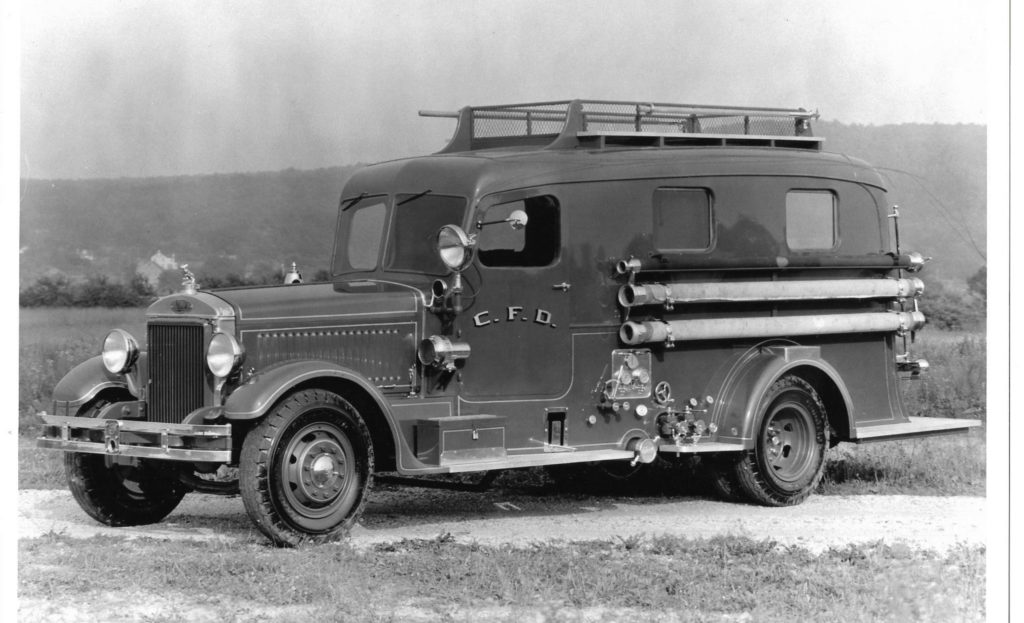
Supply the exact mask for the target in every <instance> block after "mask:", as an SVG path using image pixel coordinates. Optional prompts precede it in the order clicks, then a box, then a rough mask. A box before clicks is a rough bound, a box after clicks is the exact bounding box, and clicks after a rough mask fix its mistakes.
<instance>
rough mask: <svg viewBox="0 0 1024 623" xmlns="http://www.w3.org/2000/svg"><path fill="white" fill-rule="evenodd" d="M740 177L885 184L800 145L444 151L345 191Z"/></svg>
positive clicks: (370, 169) (356, 180) (375, 173)
mask: <svg viewBox="0 0 1024 623" xmlns="http://www.w3.org/2000/svg"><path fill="white" fill-rule="evenodd" d="M736 175H757V176H787V177H812V178H815V177H816V178H824V179H834V180H843V181H850V182H855V183H861V184H867V185H870V186H875V187H878V188H881V189H883V190H884V188H885V187H884V184H883V182H882V179H881V177H880V176H879V174H878V173H877V171H875V170H874V169H873V168H872V167H870V166H869V165H868V164H866V163H864V162H863V161H860V160H857V159H855V158H850V157H848V156H845V155H842V154H833V153H827V152H818V151H806V150H800V149H786V148H760V147H662V148H629V147H622V148H614V149H609V148H603V149H599V150H587V149H543V148H542V149H537V148H531V147H511V148H495V149H483V150H474V151H468V152H457V153H439V154H433V155H429V156H419V157H413V158H404V159H401V160H392V161H389V162H383V163H380V164H375V165H370V166H367V167H365V168H363V169H360V170H359V171H357V172H356V173H355V174H354V175H353V176H352V178H351V179H350V180H349V182H348V184H347V185H346V187H345V192H344V196H345V197H346V198H347V197H352V196H356V195H359V194H361V193H366V194H368V195H373V194H405V193H409V194H415V193H421V192H423V191H426V190H429V191H431V192H432V193H436V194H457V195H462V196H466V197H481V196H484V195H488V194H491V193H495V192H502V191H508V190H515V189H521V188H530V187H536V186H547V185H552V184H571V183H587V182H591V183H593V182H606V181H617V180H631V179H645V178H650V179H656V178H679V177H713V176H736Z"/></svg>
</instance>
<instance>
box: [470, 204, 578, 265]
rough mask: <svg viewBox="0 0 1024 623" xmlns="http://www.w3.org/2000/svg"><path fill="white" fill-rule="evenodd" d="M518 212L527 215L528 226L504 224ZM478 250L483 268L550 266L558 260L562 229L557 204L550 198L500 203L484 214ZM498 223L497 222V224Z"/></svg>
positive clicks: (482, 215)
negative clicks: (520, 211) (513, 213)
mask: <svg viewBox="0 0 1024 623" xmlns="http://www.w3.org/2000/svg"><path fill="white" fill-rule="evenodd" d="M515 210H522V211H524V212H526V217H527V221H526V226H525V227H523V228H522V229H513V228H512V226H511V225H509V224H507V223H504V222H501V221H504V220H505V219H508V218H509V216H510V215H511V214H512V212H514V211H515ZM479 221H480V222H481V223H487V224H486V225H483V227H482V228H481V229H480V232H479V234H478V235H477V245H478V246H477V250H478V253H479V257H480V262H481V263H482V264H483V265H484V266H495V267H500V266H548V265H550V264H553V263H554V262H555V260H556V259H558V253H559V250H560V249H561V240H562V237H561V227H560V219H559V206H558V200H557V199H555V198H554V197H553V196H551V195H544V196H541V197H530V198H529V199H523V200H521V201H512V202H509V203H499V204H497V205H493V206H490V207H489V208H487V209H486V210H484V211H483V212H482V213H481V214H480V216H479ZM496 221H497V222H496Z"/></svg>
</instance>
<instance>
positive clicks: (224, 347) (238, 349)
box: [206, 333, 242, 378]
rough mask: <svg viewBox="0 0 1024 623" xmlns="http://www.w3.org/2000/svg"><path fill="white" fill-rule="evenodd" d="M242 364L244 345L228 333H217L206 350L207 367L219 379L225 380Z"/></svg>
mask: <svg viewBox="0 0 1024 623" xmlns="http://www.w3.org/2000/svg"><path fill="white" fill-rule="evenodd" d="M241 363H242V345H241V344H239V343H238V341H237V340H235V338H234V337H232V336H231V335H229V334H227V333H215V334H214V336H213V339H212V340H210V347H209V348H207V349H206V365H207V366H208V367H209V368H210V372H212V373H213V375H214V376H216V377H218V378H225V377H227V376H228V375H230V374H231V373H232V372H234V371H235V370H236V369H237V368H238V366H239V365H240V364H241Z"/></svg>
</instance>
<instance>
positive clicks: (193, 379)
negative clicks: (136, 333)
mask: <svg viewBox="0 0 1024 623" xmlns="http://www.w3.org/2000/svg"><path fill="white" fill-rule="evenodd" d="M148 338H149V346H148V354H149V405H148V416H147V419H148V420H149V421H151V422H168V423H177V422H180V421H181V420H182V419H184V418H185V416H186V415H188V414H189V412H191V411H193V410H195V409H197V408H199V407H201V406H203V402H204V397H205V395H206V361H205V359H206V357H205V353H204V349H203V341H204V340H203V327H202V325H153V324H151V325H149V329H148Z"/></svg>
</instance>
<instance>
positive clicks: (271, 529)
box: [239, 389, 373, 546]
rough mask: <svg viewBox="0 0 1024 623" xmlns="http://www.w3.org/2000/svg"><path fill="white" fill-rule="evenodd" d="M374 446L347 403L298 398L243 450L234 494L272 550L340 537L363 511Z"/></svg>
mask: <svg viewBox="0 0 1024 623" xmlns="http://www.w3.org/2000/svg"><path fill="white" fill-rule="evenodd" d="M372 477H373V445H372V443H371V440H370V432H369V429H368V428H367V427H366V423H365V422H364V421H363V418H362V417H361V416H360V414H359V412H358V411H356V409H355V407H353V406H352V404H351V403H349V402H348V401H346V400H345V399H343V398H342V397H340V396H338V395H337V394H333V393H331V392H328V391H324V390H320V389H307V390H304V391H299V392H296V393H294V394H292V395H291V396H289V397H288V398H286V399H285V400H284V401H283V402H282V403H281V404H279V405H278V406H277V407H276V408H275V409H274V410H273V411H272V412H271V413H270V414H269V415H268V416H267V417H266V418H264V419H263V421H261V422H260V423H259V424H258V425H257V426H255V427H254V428H253V429H252V430H251V431H249V433H248V434H247V435H246V437H245V441H244V442H243V444H242V456H241V464H240V466H239V487H240V489H241V493H242V501H243V503H244V504H245V510H246V512H247V513H248V515H249V518H250V519H252V521H253V522H254V523H255V524H256V526H257V527H258V528H259V529H260V531H261V532H263V533H264V534H265V535H267V536H268V537H269V538H270V539H271V540H272V541H274V543H276V544H278V545H286V546H292V545H298V544H300V543H303V542H323V541H331V540H336V539H339V538H342V537H344V536H345V535H347V534H348V530H349V528H351V527H352V525H353V524H355V522H356V520H357V519H358V518H359V515H360V514H361V513H362V510H363V506H364V505H365V504H366V494H367V492H368V491H369V489H370V486H371V482H372Z"/></svg>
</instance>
